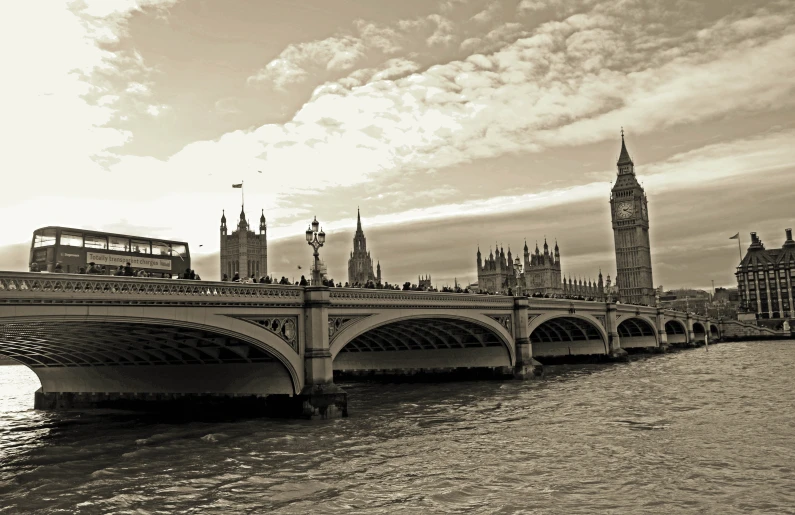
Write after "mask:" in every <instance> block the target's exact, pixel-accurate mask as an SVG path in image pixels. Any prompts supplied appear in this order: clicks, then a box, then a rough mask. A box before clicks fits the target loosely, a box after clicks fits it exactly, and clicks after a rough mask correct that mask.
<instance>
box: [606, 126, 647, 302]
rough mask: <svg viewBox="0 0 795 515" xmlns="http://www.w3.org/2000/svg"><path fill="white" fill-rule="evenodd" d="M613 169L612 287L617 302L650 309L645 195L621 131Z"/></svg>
mask: <svg viewBox="0 0 795 515" xmlns="http://www.w3.org/2000/svg"><path fill="white" fill-rule="evenodd" d="M616 165H617V166H618V177H617V178H616V184H615V185H614V186H613V189H612V190H611V192H610V214H611V216H612V219H613V236H614V238H615V243H616V271H617V274H616V286H618V293H619V296H620V298H621V302H626V303H629V304H645V305H647V306H654V304H655V294H654V293H655V292H654V281H653V280H652V275H651V246H650V244H649V212H648V209H647V205H646V204H647V201H646V193H644V191H643V187H641V185H640V184H639V183H638V179H637V177H635V164H634V163H633V162H632V159H631V158H630V157H629V152H627V146H626V145H625V144H624V130H623V129H622V130H621V155H620V156H619V157H618V163H616Z"/></svg>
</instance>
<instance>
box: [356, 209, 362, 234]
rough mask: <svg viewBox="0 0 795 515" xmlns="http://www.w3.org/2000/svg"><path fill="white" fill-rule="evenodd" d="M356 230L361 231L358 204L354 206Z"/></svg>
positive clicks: (360, 216)
mask: <svg viewBox="0 0 795 515" xmlns="http://www.w3.org/2000/svg"><path fill="white" fill-rule="evenodd" d="M356 232H362V215H361V214H360V213H359V206H356Z"/></svg>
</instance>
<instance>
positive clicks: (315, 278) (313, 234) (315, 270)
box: [306, 217, 326, 286]
mask: <svg viewBox="0 0 795 515" xmlns="http://www.w3.org/2000/svg"><path fill="white" fill-rule="evenodd" d="M318 227H320V222H318V221H317V217H315V219H314V220H313V221H312V225H311V226H310V227H307V229H306V242H307V243H308V244H309V245H311V246H312V248H313V249H315V252H314V254H313V256H314V258H315V266H313V267H312V286H319V285H320V283H321V280H320V263H319V259H320V253H319V252H318V249H319V248H320V247H322V246H323V244H324V243H326V233H325V232H323V229H322V228H321V229H320V232H318Z"/></svg>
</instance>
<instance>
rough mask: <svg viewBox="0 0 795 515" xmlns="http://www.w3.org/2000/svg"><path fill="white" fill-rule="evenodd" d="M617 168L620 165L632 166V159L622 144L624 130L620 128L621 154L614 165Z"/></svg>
mask: <svg viewBox="0 0 795 515" xmlns="http://www.w3.org/2000/svg"><path fill="white" fill-rule="evenodd" d="M616 165H617V166H621V165H634V163H633V162H632V158H631V157H629V152H628V151H627V145H626V143H625V142H624V128H623V127H622V128H621V154H620V155H619V156H618V162H617V163H616Z"/></svg>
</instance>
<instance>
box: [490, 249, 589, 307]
mask: <svg viewBox="0 0 795 515" xmlns="http://www.w3.org/2000/svg"><path fill="white" fill-rule="evenodd" d="M477 270H478V289H479V290H481V291H485V292H489V293H507V292H508V291H509V290H510V291H511V293H514V294H517V295H528V296H532V295H536V294H538V295H550V296H555V295H560V296H564V295H565V296H583V297H594V298H597V299H602V298H604V295H605V288H604V283H603V280H602V273H601V272H599V280H598V282H597V281H591V280H587V281H583V280H582V279H579V280H573V279H572V278H571V277H569V278H568V280H567V279H566V278H565V277H562V272H561V268H560V247H558V244H557V242H555V249H554V251H552V252H551V251H550V250H549V245H548V244H547V241H546V239H545V240H544V253H543V254H542V253H541V250H540V249H539V248H538V243H536V248H535V252H534V253H531V252H530V249H529V248H528V247H527V242H525V244H524V261H523V262H521V261H520V260H519V258H518V257H517V258H516V260H515V261H514V260H513V256H512V255H511V249H510V247H509V248H508V253H507V254H506V253H505V250H504V248H502V247H495V249H494V252H492V251H489V256H488V257H487V258H486V259H485V260H484V259H483V257H482V255H481V253H480V248H478V253H477Z"/></svg>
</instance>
